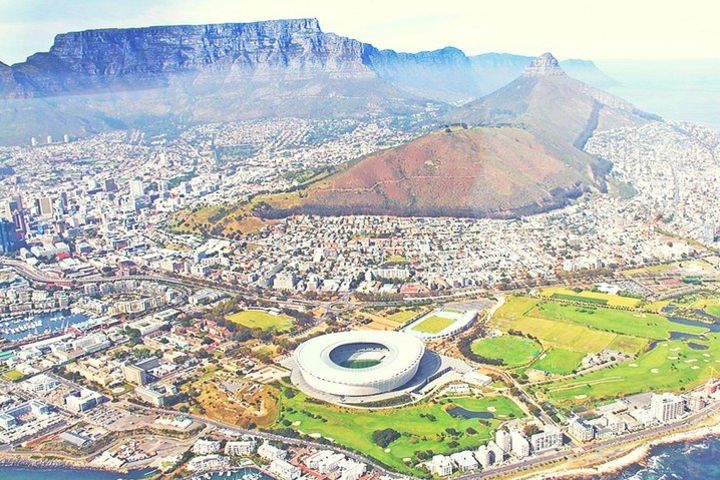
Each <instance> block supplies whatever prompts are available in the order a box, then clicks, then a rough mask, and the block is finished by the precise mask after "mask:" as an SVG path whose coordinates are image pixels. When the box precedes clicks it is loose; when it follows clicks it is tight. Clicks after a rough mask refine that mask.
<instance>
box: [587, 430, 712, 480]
mask: <svg viewBox="0 0 720 480" xmlns="http://www.w3.org/2000/svg"><path fill="white" fill-rule="evenodd" d="M719 460H720V438H717V437H709V438H705V439H702V440H697V441H692V442H686V443H676V444H672V445H662V446H659V447H655V448H653V449H652V451H651V453H650V456H649V457H648V458H647V460H646V461H645V462H643V464H642V465H631V466H629V467H628V468H626V469H624V470H623V471H622V472H620V473H619V474H617V475H611V476H606V477H601V479H599V480H671V479H678V480H718V479H720V461H719Z"/></svg>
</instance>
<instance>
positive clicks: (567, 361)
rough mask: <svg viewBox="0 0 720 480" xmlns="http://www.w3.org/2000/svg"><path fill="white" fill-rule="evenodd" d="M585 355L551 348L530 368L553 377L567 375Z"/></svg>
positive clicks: (578, 364)
mask: <svg viewBox="0 0 720 480" xmlns="http://www.w3.org/2000/svg"><path fill="white" fill-rule="evenodd" d="M584 356H585V354H583V353H581V352H573V351H571V350H564V349H562V348H553V349H551V350H549V351H547V352H546V353H544V354H543V355H542V356H541V357H540V358H539V359H538V360H537V361H536V362H535V363H533V364H532V367H531V368H534V369H536V370H542V371H543V372H546V373H550V374H553V375H567V374H569V373H572V372H574V371H575V370H576V369H577V368H578V366H580V362H581V361H582V359H583V357H584Z"/></svg>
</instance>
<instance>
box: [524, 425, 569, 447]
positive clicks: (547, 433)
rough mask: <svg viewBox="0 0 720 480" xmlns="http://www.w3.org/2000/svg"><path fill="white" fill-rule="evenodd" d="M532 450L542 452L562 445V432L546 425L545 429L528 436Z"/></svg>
mask: <svg viewBox="0 0 720 480" xmlns="http://www.w3.org/2000/svg"><path fill="white" fill-rule="evenodd" d="M530 445H531V446H532V449H533V451H535V452H542V451H543V450H549V449H551V448H557V447H560V446H561V445H562V432H560V430H558V429H557V428H555V427H552V426H547V427H545V430H544V431H542V432H540V433H536V434H535V435H533V436H532V437H530Z"/></svg>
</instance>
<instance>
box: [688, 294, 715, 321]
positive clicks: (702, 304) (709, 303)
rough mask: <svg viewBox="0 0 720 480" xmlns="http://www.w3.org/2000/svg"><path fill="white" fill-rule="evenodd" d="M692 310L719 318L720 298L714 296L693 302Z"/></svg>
mask: <svg viewBox="0 0 720 480" xmlns="http://www.w3.org/2000/svg"><path fill="white" fill-rule="evenodd" d="M692 308H696V309H698V310H703V311H704V312H706V313H709V314H710V315H713V316H715V317H720V297H718V296H717V295H714V296H710V297H701V298H698V299H697V300H696V301H695V302H693V304H692Z"/></svg>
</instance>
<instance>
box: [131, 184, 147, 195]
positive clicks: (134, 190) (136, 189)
mask: <svg viewBox="0 0 720 480" xmlns="http://www.w3.org/2000/svg"><path fill="white" fill-rule="evenodd" d="M130 195H132V196H133V197H140V196H142V195H145V184H144V183H143V181H142V180H130Z"/></svg>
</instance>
